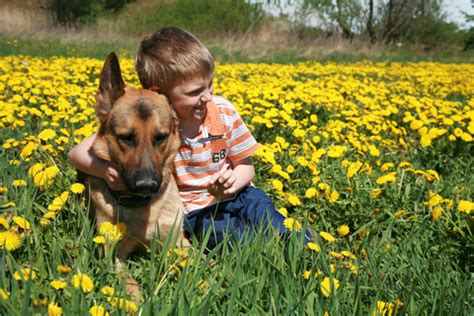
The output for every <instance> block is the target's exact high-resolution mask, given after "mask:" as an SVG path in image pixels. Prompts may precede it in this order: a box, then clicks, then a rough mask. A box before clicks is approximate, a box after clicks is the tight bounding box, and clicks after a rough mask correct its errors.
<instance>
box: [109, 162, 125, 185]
mask: <svg viewBox="0 0 474 316" xmlns="http://www.w3.org/2000/svg"><path fill="white" fill-rule="evenodd" d="M104 180H105V182H107V185H108V186H109V188H111V189H112V190H113V191H125V190H127V187H126V186H125V184H124V183H123V181H122V178H120V174H119V172H118V170H117V168H115V167H114V166H113V165H111V164H109V166H108V167H107V168H106V169H105V175H104Z"/></svg>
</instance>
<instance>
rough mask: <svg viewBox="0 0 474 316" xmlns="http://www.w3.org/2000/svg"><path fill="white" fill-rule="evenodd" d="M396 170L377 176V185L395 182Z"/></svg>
mask: <svg viewBox="0 0 474 316" xmlns="http://www.w3.org/2000/svg"><path fill="white" fill-rule="evenodd" d="M396 175H397V173H396V172H390V173H387V174H386V175H383V176H381V177H379V178H378V179H377V180H376V181H375V182H376V183H377V184H379V185H381V184H386V183H395V182H396V181H397V177H396Z"/></svg>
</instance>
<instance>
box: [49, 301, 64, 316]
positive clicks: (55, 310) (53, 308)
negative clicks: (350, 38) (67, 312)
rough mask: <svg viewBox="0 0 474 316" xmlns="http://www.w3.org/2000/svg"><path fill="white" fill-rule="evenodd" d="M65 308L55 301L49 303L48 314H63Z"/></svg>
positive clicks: (50, 315)
mask: <svg viewBox="0 0 474 316" xmlns="http://www.w3.org/2000/svg"><path fill="white" fill-rule="evenodd" d="M62 314H63V309H62V308H61V306H59V305H57V304H56V303H54V302H51V303H49V304H48V316H61V315H62Z"/></svg>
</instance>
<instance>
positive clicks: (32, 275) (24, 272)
mask: <svg viewBox="0 0 474 316" xmlns="http://www.w3.org/2000/svg"><path fill="white" fill-rule="evenodd" d="M13 278H14V279H15V280H18V281H20V280H25V281H28V280H30V279H31V280H34V279H36V272H35V271H33V270H31V269H30V268H21V269H20V271H15V273H13Z"/></svg>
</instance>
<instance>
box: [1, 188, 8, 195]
mask: <svg viewBox="0 0 474 316" xmlns="http://www.w3.org/2000/svg"><path fill="white" fill-rule="evenodd" d="M7 192H8V188H5V187H1V186H0V194H5V193H7Z"/></svg>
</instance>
